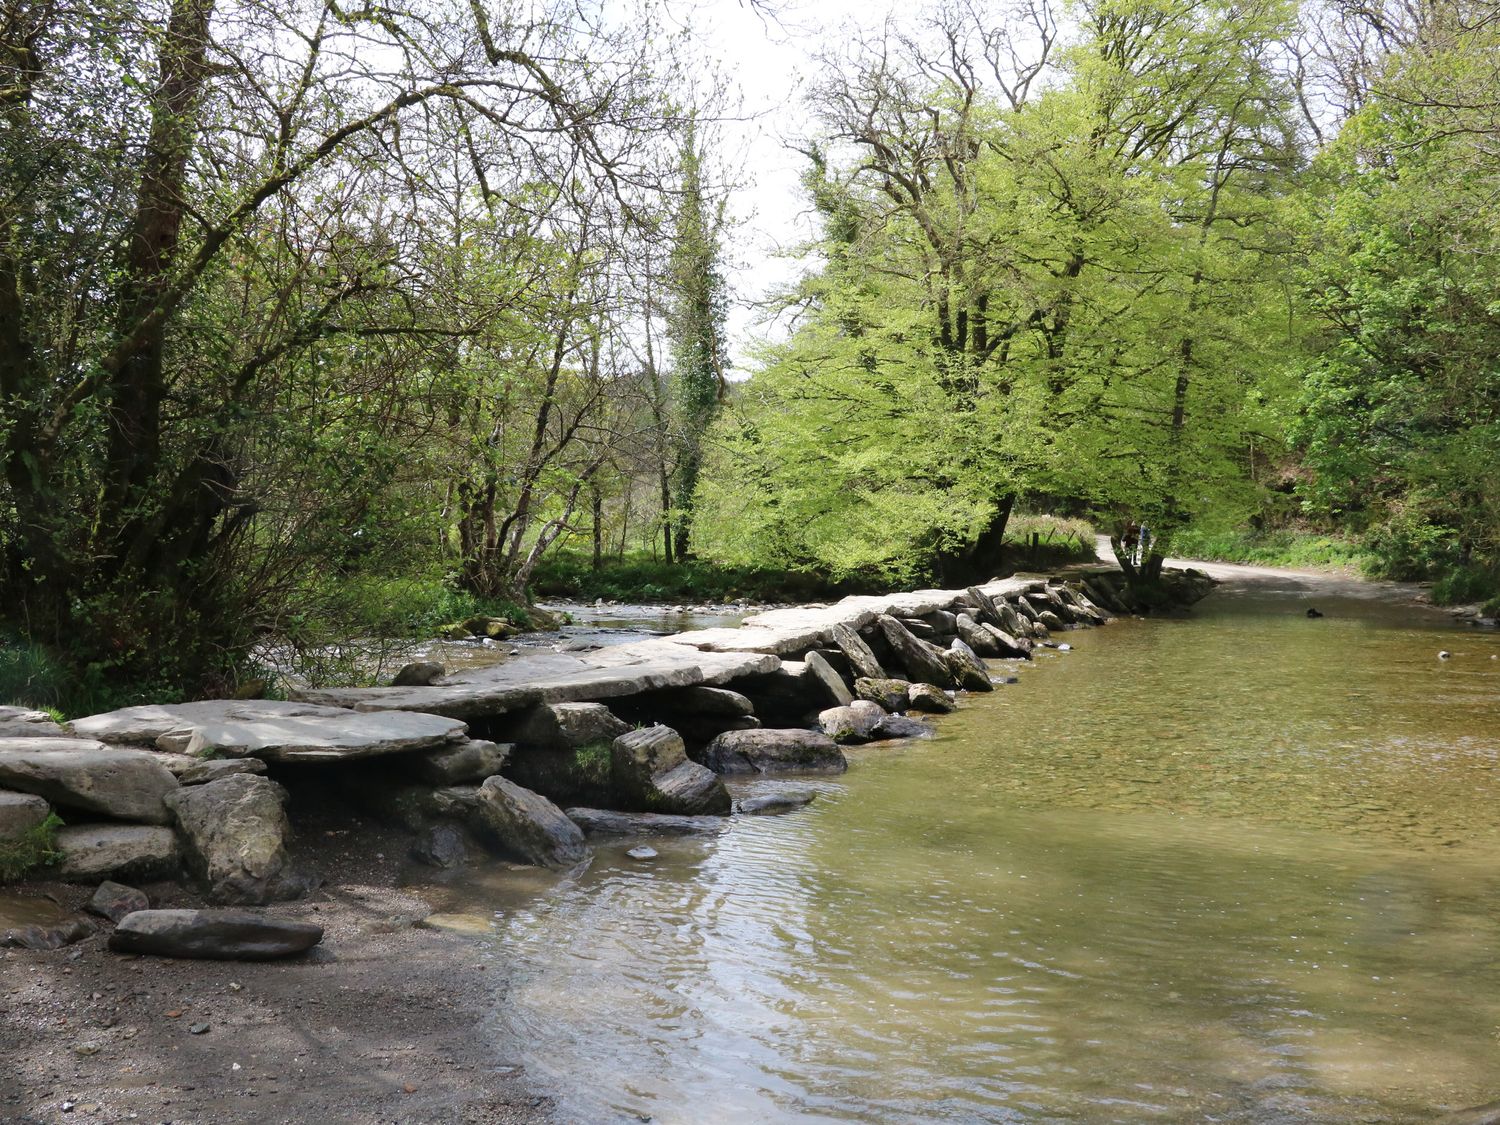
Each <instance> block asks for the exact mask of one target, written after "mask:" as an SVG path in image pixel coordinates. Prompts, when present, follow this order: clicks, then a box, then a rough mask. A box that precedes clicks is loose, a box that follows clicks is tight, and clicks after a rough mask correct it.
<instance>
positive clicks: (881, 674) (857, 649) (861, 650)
mask: <svg viewBox="0 0 1500 1125" xmlns="http://www.w3.org/2000/svg"><path fill="white" fill-rule="evenodd" d="M832 632H833V643H834V644H836V645H838V647H839V651H840V652H842V653H843V654H844V657H845V658H846V659H847V660H848V661H849V667H850V668H852V669H853V670H854V673H855V675H856V677H864V678H865V679H870V680H883V679H886V678H887V677H886V674H885V669H884V668H882V667H881V666H880V661H879V660H877V659H876V658H875V652H874V650H873V649H871V648H870V646H869V645H867V644H865V642H864V638H863V637H861V636H860V635H859V634H858V633H856V632H855V631H854V630H853V629H851V628H850V627H849V626H848V625H844V624H842V623H840V624H838V625H835V626H834V627H833V630H832Z"/></svg>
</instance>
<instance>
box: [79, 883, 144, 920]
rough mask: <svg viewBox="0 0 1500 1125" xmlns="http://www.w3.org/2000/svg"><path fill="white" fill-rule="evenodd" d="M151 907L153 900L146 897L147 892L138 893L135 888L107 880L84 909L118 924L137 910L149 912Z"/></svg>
mask: <svg viewBox="0 0 1500 1125" xmlns="http://www.w3.org/2000/svg"><path fill="white" fill-rule="evenodd" d="M150 907H151V900H150V899H148V898H147V897H146V892H145V891H138V890H136V889H135V888H134V887H127V886H126V885H125V884H124V883H116V882H114V881H113V880H111V879H106V880H105V881H104V882H102V883H100V884H99V889H98V890H96V891H95V892H94V897H93V898H91V899H89V902H88V905H87V906H85V907H84V909H85V910H87V911H88V912H89V913H90V914H97V915H99V917H101V918H108V919H109V920H110V921H111V922H118V921H119V920H120V919H121V918H123V917H125V915H127V914H134V913H135V912H136V911H137V910H148V909H150Z"/></svg>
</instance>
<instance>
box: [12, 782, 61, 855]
mask: <svg viewBox="0 0 1500 1125" xmlns="http://www.w3.org/2000/svg"><path fill="white" fill-rule="evenodd" d="M51 812H52V806H51V805H49V804H47V802H46V801H45V800H43V799H42V798H41V797H38V796H37V795H36V794H35V793H12V792H10V791H9V790H4V789H0V844H6V843H9V842H10V841H12V840H18V839H20V838H21V837H22V836H24V835H26V833H28V832H30V831H31V830H32V829H33V828H35V827H37V826H38V825H39V824H41V823H42V822H43V821H44V820H46V819H47V817H48V816H49V815H50V814H51Z"/></svg>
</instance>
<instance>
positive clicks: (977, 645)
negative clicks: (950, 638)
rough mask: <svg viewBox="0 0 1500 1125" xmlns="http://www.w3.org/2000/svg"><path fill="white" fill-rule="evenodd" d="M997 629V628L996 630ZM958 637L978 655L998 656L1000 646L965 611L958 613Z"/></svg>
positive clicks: (987, 631)
mask: <svg viewBox="0 0 1500 1125" xmlns="http://www.w3.org/2000/svg"><path fill="white" fill-rule="evenodd" d="M997 631H998V630H997ZM958 639H959V640H961V641H963V643H964V644H966V645H968V646H969V647H970V648H972V649H973V650H974V651H975V652H976V653H978V654H979V655H980V656H999V655H1000V646H999V645H998V644H997V643H996V641H995V638H994V637H993V636H991V635H990V633H989V630H987V629H986V628H985V627H984V626H983V625H980V624H979V622H977V621H975V620H974V618H972V617H970V616H969V615H968V614H967V613H960V614H959V615H958Z"/></svg>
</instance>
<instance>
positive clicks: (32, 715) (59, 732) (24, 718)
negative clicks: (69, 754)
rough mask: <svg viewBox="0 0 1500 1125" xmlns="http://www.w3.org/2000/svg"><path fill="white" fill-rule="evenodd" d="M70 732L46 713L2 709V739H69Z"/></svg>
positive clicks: (26, 708)
mask: <svg viewBox="0 0 1500 1125" xmlns="http://www.w3.org/2000/svg"><path fill="white" fill-rule="evenodd" d="M67 737H69V735H68V732H67V731H65V730H63V728H62V727H60V726H58V725H57V723H55V722H53V721H52V716H51V715H49V714H47V713H46V712H45V711H33V710H32V709H31V708H30V707H0V738H67Z"/></svg>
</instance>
